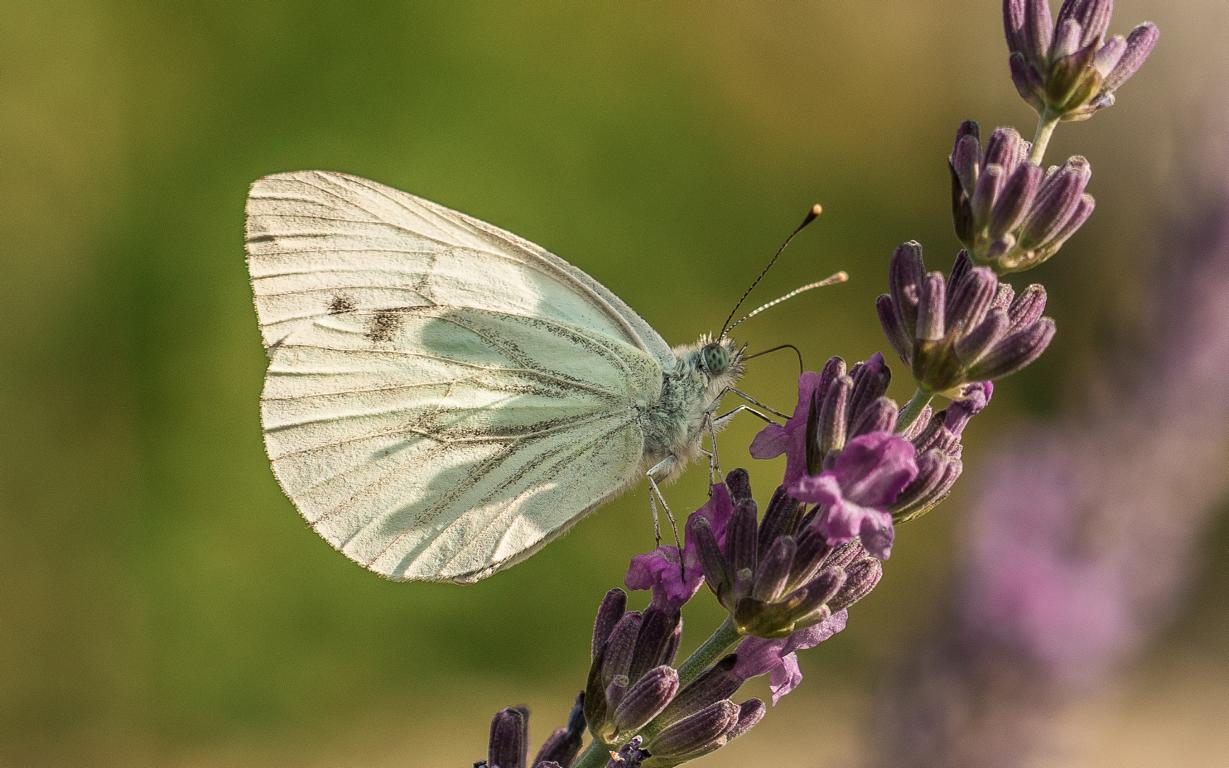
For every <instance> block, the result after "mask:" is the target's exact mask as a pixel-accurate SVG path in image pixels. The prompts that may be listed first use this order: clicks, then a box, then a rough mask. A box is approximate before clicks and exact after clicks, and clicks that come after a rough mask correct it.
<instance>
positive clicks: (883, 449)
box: [789, 432, 918, 560]
mask: <svg viewBox="0 0 1229 768" xmlns="http://www.w3.org/2000/svg"><path fill="white" fill-rule="evenodd" d="M917 474H918V467H917V462H916V461H915V460H914V451H913V446H912V445H910V444H909V442H908V441H907V440H905V439H904V438H901V437H897V436H896V435H893V434H891V433H888V432H872V433H871V434H869V435H861V436H859V437H855V438H854V439H853V440H851V441H850V442H849V443H848V444H847V445H846V446H845V449H844V450H843V451H841V454H840V455H839V456H838V457H837V458H836V462H835V465H834V466H833V468H832V469H830V470H825V471H824V472H821V473H820V474H819V475H808V476H807V477H804V478H802V479H801V480H799V481H798V482H797V483H795V484H794V485H793V487H791V488H790V489H789V490H790V494H791V495H792V496H793V497H794V498H796V499H798V500H799V501H806V502H810V503H812V504H821V505H823V507H824V511H823V512H821V513H820V515H819V517H818V518H817V520H816V522H815V525H816V527H817V528H818V530H819V531H820V533H822V534H823V535H824V537H825V538H826V539H827V541H828V543H829V544H843V543H845V542H847V541H851V540H852V539H853V538H854V537H855V536H861V537H862V543H863V545H864V546H865V547H866V549H867V551H868V552H870V553H871V554H872V555H874V556H875V557H878V558H879V559H881V560H886V559H887V558H888V556H889V555H890V554H891V548H892V538H893V531H892V515H891V514H890V513H889V512H888V511H887V510H888V507H890V506H891V505H892V503H893V502H894V501H896V497H897V495H898V494H899V493H900V492H901V490H903V489H904V488H905V486H907V485H909V483H911V482H913V479H914V478H915V477H917Z"/></svg>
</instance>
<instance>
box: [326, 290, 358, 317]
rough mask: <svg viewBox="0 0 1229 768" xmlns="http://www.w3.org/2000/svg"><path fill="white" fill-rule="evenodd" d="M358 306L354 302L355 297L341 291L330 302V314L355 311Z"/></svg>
mask: <svg viewBox="0 0 1229 768" xmlns="http://www.w3.org/2000/svg"><path fill="white" fill-rule="evenodd" d="M357 307H358V305H357V304H355V303H354V299H352V298H350V297H349V296H346V295H345V294H342V293H339V294H337V295H336V296H334V297H333V300H332V301H330V302H329V314H330V315H339V314H341V313H342V312H353V311H354V310H355V309H356V308H357Z"/></svg>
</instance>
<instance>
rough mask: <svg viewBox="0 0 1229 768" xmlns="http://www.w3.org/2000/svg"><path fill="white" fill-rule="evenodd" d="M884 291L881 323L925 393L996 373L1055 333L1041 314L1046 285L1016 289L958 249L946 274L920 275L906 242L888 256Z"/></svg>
mask: <svg viewBox="0 0 1229 768" xmlns="http://www.w3.org/2000/svg"><path fill="white" fill-rule="evenodd" d="M889 274H890V276H891V283H890V286H889V292H888V293H885V294H883V295H881V296H880V297H879V300H878V303H877V306H878V309H879V322H880V323H881V324H882V325H883V329H884V332H885V333H886V334H887V337H888V340H889V341H890V342H891V344H892V346H893V347H894V348H895V349H896V352H897V354H899V355H900V358H901V360H903V361H904V362H905V363H907V364H909V365H910V367H911V368H912V369H913V377H914V379H915V380H916V381H917V383H918V386H919V387H921V388H922V389H924V390H925V391H927V392H932V393H941V392H952V393H957V392H958V391H959V390H958V388H959V387H960V386H962V385H963V384H965V383H968V382H974V381H985V380H989V379H998V378H1002V377H1003V376H1006V375H1008V374H1010V373H1014V372H1015V371H1018V370H1020V369H1021V368H1024V367H1025V366H1026V365H1028V364H1029V363H1031V362H1032V361H1033V360H1035V359H1037V357H1039V356H1040V355H1041V353H1042V352H1044V351H1045V348H1046V347H1047V346H1049V343H1050V340H1051V339H1053V337H1054V321H1053V320H1051V319H1050V318H1048V317H1041V312H1042V311H1043V310H1044V308H1045V289H1044V288H1042V287H1041V286H1039V285H1032V286H1029V287H1028V288H1027V289H1026V290H1025V291H1023V292H1021V294H1020V295H1019V296H1017V295H1016V294H1015V291H1014V290H1013V289H1012V287H1011V286H1010V285H1007V284H1006V283H1000V282H999V281H998V279H997V278H996V277H995V275H994V273H993V272H992V271H991V270H990V269H988V268H986V267H974V266H973V261H972V258H971V257H970V256H969V254H968V253H967V252H965V251H961V252H960V254H959V255H958V256H957V257H956V262H955V264H954V265H953V266H952V271H951V274H950V276H949V278H948V279H947V280H946V281H945V280H944V278H943V275H942V274H940V273H938V272H932V273H930V274H929V275H926V274H925V265H924V264H923V262H922V246H921V245H919V244H917V243H915V242H909V243H905V244H904V245H902V246H900V247H899V248H897V249H896V253H894V254H893V255H892V266H891V269H890V272H889Z"/></svg>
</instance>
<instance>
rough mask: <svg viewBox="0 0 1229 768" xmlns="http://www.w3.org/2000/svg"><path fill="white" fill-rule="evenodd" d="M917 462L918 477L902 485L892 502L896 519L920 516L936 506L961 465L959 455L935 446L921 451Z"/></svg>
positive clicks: (946, 492) (952, 484)
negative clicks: (902, 487)
mask: <svg viewBox="0 0 1229 768" xmlns="http://www.w3.org/2000/svg"><path fill="white" fill-rule="evenodd" d="M917 466H918V475H917V478H916V479H915V480H914V481H913V482H912V483H910V484H909V485H907V486H905V490H903V491H901V492H900V496H898V497H896V503H895V504H893V505H892V521H893V522H895V523H904V522H908V521H909V520H913V519H915V518H917V517H921V516H922V515H924V514H925V513H927V512H929V511H930V510H931V509H933V508H934V507H936V506H938V505H939V503H940V502H942V501H943V500H944V499H945V498H947V495H948V494H949V493H951V490H952V486H954V485H955V484H956V479H957V478H959V477H960V473H961V471H962V470H963V468H964V467H963V465H962V463H961V461H960V459H957V458H952V457H951V456H950V455H948V453H947V452H945V451H942V450H940V449H938V448H932V449H931V450H929V451H926V452H925V453H923V454H920V455H919V456H918V459H917Z"/></svg>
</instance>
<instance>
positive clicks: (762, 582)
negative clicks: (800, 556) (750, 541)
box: [751, 536, 798, 602]
mask: <svg viewBox="0 0 1229 768" xmlns="http://www.w3.org/2000/svg"><path fill="white" fill-rule="evenodd" d="M797 549H798V545H797V543H795V542H794V539H793V538H792V537H790V536H782V537H781V538H779V539H777V540H776V541H775V542H773V545H772V547H770V548H769V550H768V554H767V555H766V556H765V557H764V558H763V560H761V561H760V564H759V568H758V569H756V573H755V580H754V581H753V582H752V583H751V597H753V598H755V599H756V600H762V601H764V602H771V601H773V600H776V599H777V598H779V597H780V596H781V593H782V592H783V591H784V590H785V585H786V584H787V583H789V576H790V569H791V568H793V566H794V553H795V552H796V551H797Z"/></svg>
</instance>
